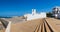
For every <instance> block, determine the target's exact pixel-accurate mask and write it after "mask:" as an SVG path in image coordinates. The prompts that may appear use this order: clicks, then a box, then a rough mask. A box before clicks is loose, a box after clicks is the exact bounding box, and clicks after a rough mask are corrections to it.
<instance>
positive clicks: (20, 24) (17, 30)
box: [1, 18, 60, 32]
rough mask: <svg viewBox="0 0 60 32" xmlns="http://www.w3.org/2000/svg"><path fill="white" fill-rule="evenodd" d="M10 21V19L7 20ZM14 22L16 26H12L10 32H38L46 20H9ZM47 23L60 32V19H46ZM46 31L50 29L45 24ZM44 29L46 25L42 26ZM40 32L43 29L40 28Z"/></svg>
mask: <svg viewBox="0 0 60 32" xmlns="http://www.w3.org/2000/svg"><path fill="white" fill-rule="evenodd" d="M7 20H8V19H7ZM9 20H11V21H13V23H14V24H11V30H10V32H35V31H36V32H37V31H38V30H37V29H38V28H39V27H40V26H41V25H42V24H43V22H44V19H35V20H31V21H20V20H19V18H17V19H16V18H14V19H13V18H12V19H9ZM45 20H46V21H47V23H48V24H49V25H50V27H51V29H52V30H53V31H54V32H60V19H54V18H46V19H45ZM45 26H46V29H48V28H49V27H48V26H47V24H46V23H45ZM42 27H43V28H42V29H44V25H42ZM1 31H2V32H3V31H4V30H1ZM49 31H50V30H49ZM39 32H41V28H39ZM43 32H44V30H43Z"/></svg>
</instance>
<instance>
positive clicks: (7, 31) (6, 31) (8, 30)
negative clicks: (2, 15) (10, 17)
mask: <svg viewBox="0 0 60 32" xmlns="http://www.w3.org/2000/svg"><path fill="white" fill-rule="evenodd" d="M10 28H11V21H9V24H8V26H7V28H6V30H5V32H10Z"/></svg>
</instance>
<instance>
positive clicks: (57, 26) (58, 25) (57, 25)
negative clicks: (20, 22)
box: [46, 18, 60, 32]
mask: <svg viewBox="0 0 60 32" xmlns="http://www.w3.org/2000/svg"><path fill="white" fill-rule="evenodd" d="M46 20H47V22H48V23H49V24H50V26H51V27H52V29H53V30H54V31H56V32H60V19H54V18H47V19H46Z"/></svg>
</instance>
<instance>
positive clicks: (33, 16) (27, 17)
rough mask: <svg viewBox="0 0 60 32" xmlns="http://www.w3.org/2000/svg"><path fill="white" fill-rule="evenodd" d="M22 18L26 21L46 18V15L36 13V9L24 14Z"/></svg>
mask: <svg viewBox="0 0 60 32" xmlns="http://www.w3.org/2000/svg"><path fill="white" fill-rule="evenodd" d="M24 17H25V18H26V20H32V19H39V18H46V13H45V12H41V13H36V9H32V13H31V14H25V15H24Z"/></svg>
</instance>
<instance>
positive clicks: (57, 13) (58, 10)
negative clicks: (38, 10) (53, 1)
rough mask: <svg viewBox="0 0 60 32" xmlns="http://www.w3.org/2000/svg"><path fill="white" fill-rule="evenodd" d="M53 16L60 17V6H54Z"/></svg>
mask: <svg viewBox="0 0 60 32" xmlns="http://www.w3.org/2000/svg"><path fill="white" fill-rule="evenodd" d="M53 16H55V17H56V18H60V7H58V6H56V7H54V8H53Z"/></svg>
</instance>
